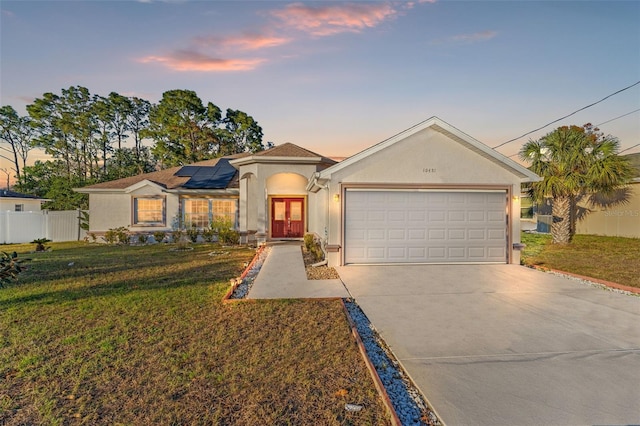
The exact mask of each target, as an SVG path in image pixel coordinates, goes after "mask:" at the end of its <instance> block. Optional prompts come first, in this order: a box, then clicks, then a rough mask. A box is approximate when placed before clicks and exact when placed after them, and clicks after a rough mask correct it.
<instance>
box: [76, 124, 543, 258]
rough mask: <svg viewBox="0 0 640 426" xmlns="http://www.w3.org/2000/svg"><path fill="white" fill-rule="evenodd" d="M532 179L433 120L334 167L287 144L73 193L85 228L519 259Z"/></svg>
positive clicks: (334, 252) (348, 250)
mask: <svg viewBox="0 0 640 426" xmlns="http://www.w3.org/2000/svg"><path fill="white" fill-rule="evenodd" d="M538 179H539V177H538V176H537V175H536V174H534V173H532V172H531V171H529V170H527V169H526V168H525V167H523V166H521V165H520V164H518V163H516V162H514V161H512V160H510V159H509V158H507V157H505V156H503V155H501V154H499V153H498V152H496V151H494V150H493V149H491V148H489V147H487V146H486V145H484V144H482V143H480V142H478V141H477V140H475V139H473V138H472V137H470V136H468V135H466V134H465V133H463V132H461V131H460V130H458V129H456V128H454V127H453V126H451V125H449V124H447V123H446V122H444V121H442V120H440V119H439V118H437V117H433V118H430V119H428V120H426V121H424V122H422V123H420V124H418V125H416V126H413V127H411V128H409V129H407V130H405V131H403V132H401V133H399V134H397V135H395V136H393V137H391V138H389V139H387V140H385V141H383V142H380V143H378V144H377V145H374V146H372V147H370V148H368V149H366V150H364V151H362V152H360V153H358V154H356V155H354V156H352V157H349V158H347V159H345V160H343V161H341V162H339V163H337V162H335V161H333V160H331V159H329V158H327V157H323V156H322V155H319V154H316V153H314V152H311V151H309V150H306V149H304V148H302V147H300V146H297V145H294V144H290V143H286V144H283V145H279V146H276V147H274V148H271V149H269V150H266V151H262V152H258V153H253V154H252V153H245V154H238V155H235V156H230V157H224V158H219V159H215V160H208V161H204V162H200V163H194V164H191V165H188V166H184V167H174V168H172V169H167V170H163V171H159V172H153V173H148V174H144V175H139V176H134V177H131V178H125V179H120V180H116V181H112V182H105V183H100V184H97V185H92V186H88V187H85V188H80V189H78V191H79V192H84V193H88V194H89V204H90V232H94V233H100V232H105V231H107V230H108V229H110V228H115V227H118V226H128V227H129V229H130V230H131V231H132V232H144V231H153V230H169V229H171V226H172V223H174V222H176V220H175V219H181V220H182V223H193V224H196V225H197V226H203V225H206V224H207V222H208V221H210V220H212V219H213V218H214V217H220V216H222V217H225V218H228V219H229V220H231V221H232V222H233V223H234V224H235V226H236V228H237V229H238V230H239V231H240V234H241V239H242V241H243V242H248V241H256V242H258V243H262V242H265V241H270V240H280V239H298V238H301V237H303V236H304V234H305V233H307V232H311V233H315V234H316V235H318V236H319V237H320V238H321V239H322V241H323V243H324V246H325V249H326V251H327V258H328V262H329V265H342V264H350V263H457V262H467V263H468V262H474V263H476V262H477V263H482V262H491V263H495V262H500V263H518V262H519V251H518V243H519V242H520V217H519V215H520V205H519V195H520V185H521V184H522V183H525V182H530V181H535V180H538Z"/></svg>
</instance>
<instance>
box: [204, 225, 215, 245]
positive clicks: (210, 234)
mask: <svg viewBox="0 0 640 426" xmlns="http://www.w3.org/2000/svg"><path fill="white" fill-rule="evenodd" d="M217 236H218V231H217V230H215V229H213V228H211V227H208V228H204V229H203V230H202V238H203V239H204V240H205V241H206V242H208V243H212V242H214V241H215V240H216V237H217Z"/></svg>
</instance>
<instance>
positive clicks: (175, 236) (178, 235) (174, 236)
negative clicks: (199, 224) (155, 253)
mask: <svg viewBox="0 0 640 426" xmlns="http://www.w3.org/2000/svg"><path fill="white" fill-rule="evenodd" d="M183 239H184V231H183V230H182V229H174V230H173V231H171V242H172V243H176V244H177V243H181V242H184V241H182V240H183Z"/></svg>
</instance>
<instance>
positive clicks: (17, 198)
mask: <svg viewBox="0 0 640 426" xmlns="http://www.w3.org/2000/svg"><path fill="white" fill-rule="evenodd" d="M45 201H47V200H46V199H44V198H40V197H36V196H35V195H28V194H21V193H19V192H15V191H10V190H8V189H2V190H0V211H12V212H30V211H32V212H39V211H40V210H41V205H42V203H43V202H45Z"/></svg>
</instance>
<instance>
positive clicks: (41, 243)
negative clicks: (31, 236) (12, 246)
mask: <svg viewBox="0 0 640 426" xmlns="http://www.w3.org/2000/svg"><path fill="white" fill-rule="evenodd" d="M31 242H32V243H33V244H35V245H36V251H45V250H47V247H45V246H44V245H45V244H46V243H50V242H51V240H49V239H47V238H38V239H37V240H33V241H31Z"/></svg>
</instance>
